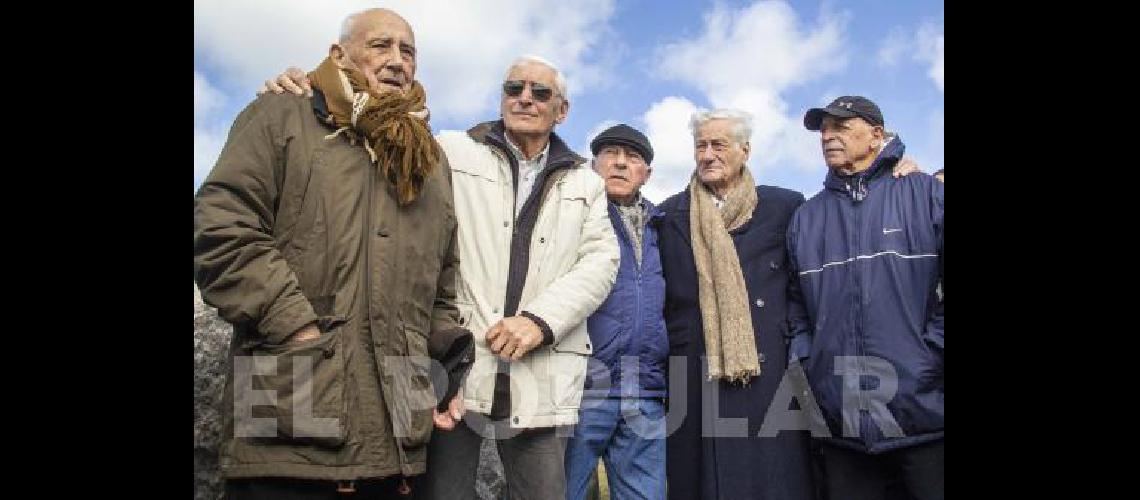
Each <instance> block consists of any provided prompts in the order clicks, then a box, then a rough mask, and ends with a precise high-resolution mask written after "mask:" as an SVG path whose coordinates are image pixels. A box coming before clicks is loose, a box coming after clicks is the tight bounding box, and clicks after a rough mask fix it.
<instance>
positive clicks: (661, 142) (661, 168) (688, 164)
mask: <svg viewBox="0 0 1140 500" xmlns="http://www.w3.org/2000/svg"><path fill="white" fill-rule="evenodd" d="M696 110H697V106H696V105H695V104H693V103H692V102H691V101H689V100H688V99H686V98H684V97H675V96H669V97H666V98H664V99H662V100H661V101H659V102H657V103H654V104H653V105H652V106H650V107H649V110H648V111H646V112H645V114H644V115H643V116H642V121H643V122H645V124H646V128H645V129H644V130H643V131H644V132H645V135H646V136H647V137H649V144H651V145H652V146H653V164H652V167H653V175H651V176H650V177H649V182H647V183H646V184H645V187H643V188H642V194H644V195H645V197H647V198H649V200H650V201H653V202H654V203H660V202H662V201H665V198H668V197H669V196H671V195H673V194H675V193H677V192H679V191H681V189H683V188H684V187H685V186H686V185H687V184H688V182H689V177H690V176H691V175H692V174H693V134H692V132H690V131H689V118H690V117H691V116H692V115H693V112H694V111H696Z"/></svg>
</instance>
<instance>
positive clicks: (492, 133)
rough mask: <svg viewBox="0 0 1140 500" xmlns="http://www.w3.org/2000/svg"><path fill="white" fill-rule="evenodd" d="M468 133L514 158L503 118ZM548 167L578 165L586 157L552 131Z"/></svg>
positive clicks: (481, 125)
mask: <svg viewBox="0 0 1140 500" xmlns="http://www.w3.org/2000/svg"><path fill="white" fill-rule="evenodd" d="M467 135H468V136H469V137H471V139H473V140H475V142H478V143H480V144H487V145H489V146H492V147H494V148H496V149H498V150H499V151H500V152H501V153H503V154H504V155H506V156H507V157H508V158H514V154H513V153H511V147H510V146H509V145H507V136H506V126H505V125H504V124H503V120H494V121H489V122H483V123H480V124H478V125H475V126H474V127H471V128H470V129H468V130H467ZM547 148H549V149H548V151H547V157H546V165H547V168H561V167H564V166H570V167H576V166H578V165H581V164H583V163H586V159H585V158H583V157H581V156H578V154H577V153H575V152H573V151H571V150H570V148H569V147H567V146H566V143H565V142H563V141H562V138H561V137H558V134H556V133H554V132H551V133H550V142H549V144H547Z"/></svg>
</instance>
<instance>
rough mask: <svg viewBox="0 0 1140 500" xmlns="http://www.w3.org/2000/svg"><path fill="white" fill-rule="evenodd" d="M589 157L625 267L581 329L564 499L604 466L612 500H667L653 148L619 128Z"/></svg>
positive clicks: (583, 489)
mask: <svg viewBox="0 0 1140 500" xmlns="http://www.w3.org/2000/svg"><path fill="white" fill-rule="evenodd" d="M590 150H591V151H592V152H593V154H594V159H593V166H594V170H595V171H596V172H597V173H598V175H600V176H602V178H603V179H604V180H605V183H606V195H607V197H608V198H609V206H608V209H609V217H610V223H611V224H612V225H613V228H614V232H615V233H617V236H618V246H619V247H620V248H621V263H620V265H619V266H618V275H617V281H616V282H615V283H614V286H613V289H612V290H611V291H610V295H609V297H608V298H606V301H605V302H604V303H602V305H601V307H599V308H598V309H597V310H596V311H595V312H594V313H593V314H592V315H591V316H590V317H589V318H588V319H587V330H588V332H589V335H590V341H591V342H592V343H593V344H594V354H593V357H592V358H591V359H590V361H589V364H588V367H587V376H586V387H585V391H584V395H583V399H582V408H581V412H580V416H579V420H578V424H577V426H576V427H575V429H574V435H573V437H571V438H570V440H569V441H568V443H567V446H566V497H567V498H569V499H584V498H586V495H587V489H588V483H589V480H590V475H591V473H592V472H593V471H594V470H595V468H596V465H597V463H598V458H599V457H601V458H602V459H603V460H604V461H605V464H606V471H607V474H606V476H607V478H608V480H609V488H610V498H612V499H614V500H621V499H635V498H665V417H664V416H665V407H664V400H665V387H666V386H665V369H666V359H667V358H668V354H669V340H668V337H667V336H666V335H667V334H666V331H665V319H664V317H663V316H662V311H663V308H664V304H665V279H664V277H663V276H662V273H661V259H660V255H659V252H658V250H657V231H656V228H655V226H654V224H653V223H652V222H651V221H652V219H654V218H656V217H659V211H658V210H657V207H655V206H654V205H653V204H652V203H650V202H649V200H646V199H645V198H643V197H642V196H641V186H643V185H644V184H645V182H646V181H647V180H649V176H650V174H651V173H652V172H653V169H652V168H651V167H650V163H651V162H652V161H653V147H652V146H650V144H649V139H647V138H646V137H645V135H644V134H642V133H641V132H639V131H637V130H636V129H634V128H633V127H630V126H628V125H624V124H622V125H615V126H613V127H610V128H609V129H606V130H605V131H603V132H602V133H600V134H598V136H597V137H595V138H594V140H593V141H591V142H590Z"/></svg>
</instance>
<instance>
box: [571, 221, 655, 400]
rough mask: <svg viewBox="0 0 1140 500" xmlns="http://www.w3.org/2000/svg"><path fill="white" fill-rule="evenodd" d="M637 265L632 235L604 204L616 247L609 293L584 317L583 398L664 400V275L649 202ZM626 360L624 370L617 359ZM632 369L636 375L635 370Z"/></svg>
mask: <svg viewBox="0 0 1140 500" xmlns="http://www.w3.org/2000/svg"><path fill="white" fill-rule="evenodd" d="M644 201H645V205H646V208H647V209H648V217H647V221H646V224H645V234H644V235H643V237H642V239H641V265H640V266H638V264H637V258H636V257H635V256H634V253H633V238H631V237H630V235H629V232H628V231H627V230H626V226H625V224H624V223H623V222H622V220H621V215H620V214H619V213H618V210H617V206H615V205H614V204H613V203H612V202H610V203H609V214H610V223H611V224H613V227H614V232H616V233H617V237H618V246H619V247H621V263H620V265H619V266H618V274H617V280H616V281H615V282H614V286H613V289H611V290H610V295H609V297H606V300H605V302H603V303H602V305H601V306H599V307H598V309H597V310H596V311H594V314H592V315H590V317H589V318H588V319H587V320H586V321H587V323H586V328H587V330H588V331H589V334H590V342H591V343H593V344H594V355H593V357H592V358H591V359H590V361H589V365H588V368H587V377H586V391H585V395H586V396H587V397H593V398H599V397H626V398H638V397H641V398H647V397H656V398H664V397H665V394H666V390H665V387H666V385H665V370H666V361H667V359H668V357H669V336H668V334H667V333H666V330H665V317H664V307H665V278H664V277H663V275H662V274H661V255H660V252H659V251H658V248H657V224H658V223H659V221H660V218H661V215H662V213H661V211H660V210H659V209H658V208H657V207H656V206H654V205H653V204H652V203H650V202H649V200H644ZM623 357H625V358H627V361H626V362H625V366H624V368H623V365H622V358H623ZM634 371H636V375H635V374H634Z"/></svg>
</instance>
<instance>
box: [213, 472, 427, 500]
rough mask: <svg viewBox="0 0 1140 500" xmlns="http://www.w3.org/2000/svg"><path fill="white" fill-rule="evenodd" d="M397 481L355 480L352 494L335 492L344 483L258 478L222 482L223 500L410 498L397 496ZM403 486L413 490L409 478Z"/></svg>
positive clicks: (411, 479)
mask: <svg viewBox="0 0 1140 500" xmlns="http://www.w3.org/2000/svg"><path fill="white" fill-rule="evenodd" d="M400 479H401V478H400V477H392V478H388V479H376V480H357V481H353V482H352V483H351V485H352V486H351V489H353V490H355V491H354V492H352V493H347V492H346V493H341V492H338V491H337V487H338V486H347V485H348V484H349V483H348V482H342V483H338V482H337V481H316V480H308V479H293V478H279V477H258V478H250V479H229V480H227V481H226V495H225V498H226V499H227V500H321V499H327V500H346V499H350V498H359V499H364V498H368V499H374V498H375V499H389V498H390V499H393V500H406V499H408V498H410V497H409V496H406V495H401V494H399V493H398V488H399V486H400ZM407 484H408V485H409V486H410V487H412V488H415V481H414V480H413V478H409V479H407Z"/></svg>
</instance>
